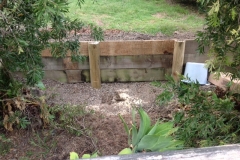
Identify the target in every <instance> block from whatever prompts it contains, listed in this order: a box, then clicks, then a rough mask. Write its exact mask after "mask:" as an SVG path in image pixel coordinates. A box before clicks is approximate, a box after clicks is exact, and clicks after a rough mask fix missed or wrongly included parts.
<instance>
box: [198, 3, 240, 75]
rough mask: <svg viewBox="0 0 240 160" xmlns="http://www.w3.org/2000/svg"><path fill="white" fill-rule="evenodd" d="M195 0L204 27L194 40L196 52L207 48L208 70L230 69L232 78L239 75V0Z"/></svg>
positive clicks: (225, 70)
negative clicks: (202, 10)
mask: <svg viewBox="0 0 240 160" xmlns="http://www.w3.org/2000/svg"><path fill="white" fill-rule="evenodd" d="M198 1H199V2H200V4H201V6H202V8H203V9H204V10H205V13H206V18H205V19H206V26H205V27H204V31H201V32H199V33H198V38H197V40H198V42H199V51H200V53H204V51H205V47H209V53H208V55H210V60H208V61H207V64H208V68H209V70H210V71H215V72H217V73H219V72H230V73H231V74H230V76H232V78H240V72H239V64H240V45H239V43H240V26H239V20H240V15H239V13H240V1H237V0H233V1H229V0H211V1H210V0H198Z"/></svg>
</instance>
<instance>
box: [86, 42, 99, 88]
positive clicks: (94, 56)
mask: <svg viewBox="0 0 240 160" xmlns="http://www.w3.org/2000/svg"><path fill="white" fill-rule="evenodd" d="M88 51H89V66H90V77H91V85H92V87H93V88H101V75H100V55H99V54H100V49H99V43H98V42H92V43H88Z"/></svg>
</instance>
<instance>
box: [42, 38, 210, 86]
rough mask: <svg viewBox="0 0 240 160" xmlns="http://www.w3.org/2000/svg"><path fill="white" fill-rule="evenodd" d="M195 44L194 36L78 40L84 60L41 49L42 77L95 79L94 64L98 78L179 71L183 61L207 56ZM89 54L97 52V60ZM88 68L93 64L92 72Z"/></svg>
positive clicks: (143, 77)
mask: <svg viewBox="0 0 240 160" xmlns="http://www.w3.org/2000/svg"><path fill="white" fill-rule="evenodd" d="M197 46H198V44H197V42H196V41H194V40H185V41H174V40H166V41H160V40H154V41H150V40H149V41H104V42H100V43H99V44H92V42H80V52H81V54H82V55H85V56H87V60H86V61H85V62H79V63H76V62H71V58H70V55H69V54H68V55H67V57H66V58H58V59H55V58H53V57H52V56H51V53H50V51H49V50H44V51H43V52H42V57H43V63H44V66H45V67H44V71H45V78H50V79H54V80H58V81H61V82H68V83H76V82H90V75H92V77H93V78H92V79H94V81H96V80H98V78H97V75H98V73H97V72H96V67H97V68H98V67H99V72H100V74H99V76H100V78H99V79H100V82H131V81H154V80H165V74H173V75H174V74H175V73H177V72H181V71H182V67H183V65H184V64H185V63H186V62H201V63H202V62H204V61H205V60H206V59H207V56H206V55H199V54H198V53H197V51H196V50H197ZM93 52H94V53H93ZM95 52H96V53H95ZM89 54H92V55H93V57H94V55H95V54H99V60H98V59H97V60H93V59H95V58H96V57H95V58H92V55H89ZM89 57H91V60H90V58H89ZM89 62H91V64H90V63H89ZM92 65H94V66H92ZM90 66H91V67H90ZM90 68H94V72H93V73H92V74H90ZM92 71H93V69H92Z"/></svg>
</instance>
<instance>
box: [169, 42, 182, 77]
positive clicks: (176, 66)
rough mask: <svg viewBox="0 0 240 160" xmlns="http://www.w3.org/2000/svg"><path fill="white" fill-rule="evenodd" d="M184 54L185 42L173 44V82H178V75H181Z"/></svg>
mask: <svg viewBox="0 0 240 160" xmlns="http://www.w3.org/2000/svg"><path fill="white" fill-rule="evenodd" d="M184 52H185V41H175V42H174V53H173V65H172V76H173V79H174V80H175V81H178V80H179V74H182V68H183V60H184Z"/></svg>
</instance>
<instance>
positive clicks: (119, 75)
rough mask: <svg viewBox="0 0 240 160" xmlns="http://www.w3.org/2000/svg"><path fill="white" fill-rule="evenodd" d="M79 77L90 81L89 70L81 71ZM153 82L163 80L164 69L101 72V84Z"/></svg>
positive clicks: (108, 70)
mask: <svg viewBox="0 0 240 160" xmlns="http://www.w3.org/2000/svg"><path fill="white" fill-rule="evenodd" d="M81 76H82V80H83V81H86V82H89V81H90V74H89V70H83V71H82V75H81ZM155 80H165V69H164V68H153V69H116V70H114V69H104V70H101V82H143V81H155Z"/></svg>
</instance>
